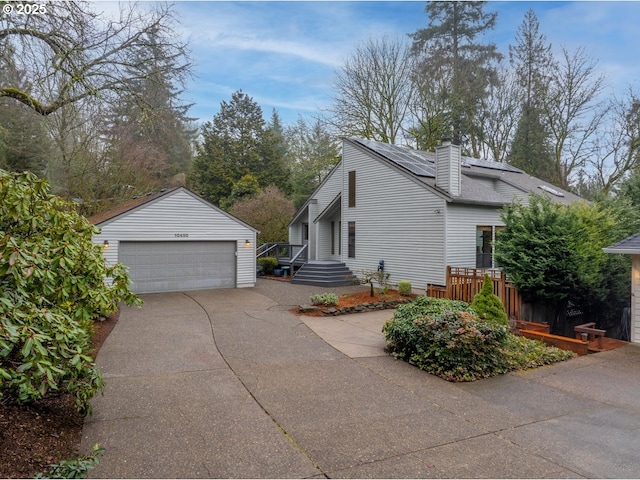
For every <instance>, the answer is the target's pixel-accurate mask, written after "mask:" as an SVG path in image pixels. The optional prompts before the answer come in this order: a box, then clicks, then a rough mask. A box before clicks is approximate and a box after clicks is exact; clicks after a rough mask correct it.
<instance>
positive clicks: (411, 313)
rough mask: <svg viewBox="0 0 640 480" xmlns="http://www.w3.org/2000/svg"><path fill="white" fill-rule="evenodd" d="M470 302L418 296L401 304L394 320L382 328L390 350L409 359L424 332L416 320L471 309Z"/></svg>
mask: <svg viewBox="0 0 640 480" xmlns="http://www.w3.org/2000/svg"><path fill="white" fill-rule="evenodd" d="M469 310H470V307H469V304H467V303H465V302H460V301H457V300H448V299H446V298H433V297H418V298H416V300H415V301H413V302H411V303H406V304H404V305H399V306H398V308H396V311H395V313H394V315H393V320H392V321H390V322H387V323H386V324H385V325H384V327H383V328H382V331H383V333H384V334H385V336H386V338H387V342H389V346H388V348H389V350H391V351H392V352H394V354H395V355H396V356H398V357H399V358H403V359H405V360H409V359H410V358H411V356H412V355H413V354H414V353H415V352H416V348H417V346H418V344H419V343H420V341H421V335H422V332H421V330H420V328H419V327H418V325H417V324H415V323H414V320H421V319H422V318H424V317H426V316H430V317H437V316H439V315H442V314H443V313H444V312H448V311H463V312H464V311H469Z"/></svg>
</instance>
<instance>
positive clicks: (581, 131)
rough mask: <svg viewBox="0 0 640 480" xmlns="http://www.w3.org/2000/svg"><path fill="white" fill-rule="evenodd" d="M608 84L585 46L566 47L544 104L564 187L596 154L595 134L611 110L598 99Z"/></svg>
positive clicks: (557, 171)
mask: <svg viewBox="0 0 640 480" xmlns="http://www.w3.org/2000/svg"><path fill="white" fill-rule="evenodd" d="M604 83H605V80H604V77H603V76H602V75H600V74H598V71H597V66H596V62H595V61H594V60H593V59H592V58H591V57H589V56H588V55H587V54H586V53H585V50H584V48H582V47H580V48H578V49H577V50H576V51H575V52H574V53H570V52H569V51H568V50H567V49H566V48H565V47H563V48H562V58H561V60H560V61H559V62H558V66H557V68H556V69H554V71H553V73H552V77H551V84H550V86H549V89H548V95H547V96H546V98H545V99H544V101H543V106H542V110H543V116H544V118H545V123H546V125H547V127H548V128H549V132H550V134H551V138H552V145H553V146H554V151H553V161H554V168H555V176H556V179H555V183H556V184H557V185H558V186H560V187H562V188H568V187H569V185H570V183H571V181H572V177H573V176H575V175H576V174H577V173H578V171H579V170H580V169H581V168H583V167H584V166H585V165H586V163H587V161H588V159H589V158H591V157H592V156H593V155H594V154H596V143H595V133H596V132H597V130H598V128H599V126H600V124H601V122H602V119H603V118H604V117H605V115H606V113H607V108H606V106H605V105H604V104H603V102H602V101H599V100H598V95H599V94H600V93H601V92H602V89H603V88H604Z"/></svg>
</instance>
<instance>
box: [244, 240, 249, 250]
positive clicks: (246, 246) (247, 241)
mask: <svg viewBox="0 0 640 480" xmlns="http://www.w3.org/2000/svg"><path fill="white" fill-rule="evenodd" d="M250 246H251V242H250V241H249V240H245V241H244V248H249V247H250Z"/></svg>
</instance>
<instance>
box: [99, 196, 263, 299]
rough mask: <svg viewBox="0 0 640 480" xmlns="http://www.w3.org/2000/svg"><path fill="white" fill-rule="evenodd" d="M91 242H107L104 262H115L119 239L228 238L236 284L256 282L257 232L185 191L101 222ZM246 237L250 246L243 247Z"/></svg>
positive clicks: (187, 239)
mask: <svg viewBox="0 0 640 480" xmlns="http://www.w3.org/2000/svg"><path fill="white" fill-rule="evenodd" d="M100 228H101V233H100V234H99V235H95V236H94V242H95V243H98V244H102V243H103V242H104V240H108V241H109V248H108V249H106V250H105V251H104V256H105V259H106V260H107V262H109V263H111V264H113V263H115V262H117V261H118V242H119V241H121V240H122V241H153V240H159V241H175V242H180V241H194V240H218V241H221V240H229V241H235V242H236V244H237V270H236V271H237V279H236V280H237V281H236V286H237V287H253V286H254V285H255V282H256V269H255V257H256V254H255V252H256V234H255V231H254V230H252V229H250V228H248V227H246V226H245V225H243V224H241V223H239V222H237V221H236V220H234V219H233V218H231V217H230V216H227V215H226V214H225V213H223V212H221V211H219V210H217V209H215V208H213V207H212V206H211V205H208V204H207V203H205V202H203V201H201V200H200V199H198V198H197V197H194V196H193V195H191V194H190V193H189V192H187V191H186V190H176V191H175V192H173V193H172V194H169V195H167V196H163V197H160V198H158V199H157V200H156V201H154V202H151V203H147V204H144V205H142V206H141V207H138V208H137V209H134V210H132V211H130V212H127V213H125V214H123V215H121V216H119V217H116V218H114V219H112V220H110V221H108V222H105V223H104V224H102V225H100ZM245 240H249V242H250V246H249V247H245Z"/></svg>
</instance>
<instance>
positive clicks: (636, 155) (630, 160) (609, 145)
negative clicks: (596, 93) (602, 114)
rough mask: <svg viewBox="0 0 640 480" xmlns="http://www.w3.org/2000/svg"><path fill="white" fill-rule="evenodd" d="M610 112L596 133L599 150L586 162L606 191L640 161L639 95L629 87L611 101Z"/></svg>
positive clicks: (611, 188)
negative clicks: (599, 132) (601, 130)
mask: <svg viewBox="0 0 640 480" xmlns="http://www.w3.org/2000/svg"><path fill="white" fill-rule="evenodd" d="M610 113H611V115H610V116H608V117H607V121H606V122H604V125H605V127H604V128H603V133H602V134H600V135H599V136H598V146H599V154H598V155H594V156H592V157H591V158H590V159H589V161H588V163H587V168H588V170H589V172H590V173H591V175H590V177H591V181H592V183H593V184H594V186H595V187H596V188H597V189H598V190H599V191H600V192H601V193H603V194H605V195H607V194H609V193H610V192H611V191H613V189H614V188H615V187H616V185H618V184H619V183H620V181H621V180H623V179H624V178H625V176H626V175H627V174H628V173H629V172H631V171H632V170H634V169H637V167H638V165H639V164H640V97H638V95H637V94H636V93H635V92H634V91H633V89H632V88H629V90H628V91H627V94H626V96H625V97H623V98H621V99H615V100H613V101H612V107H611V110H610Z"/></svg>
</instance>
